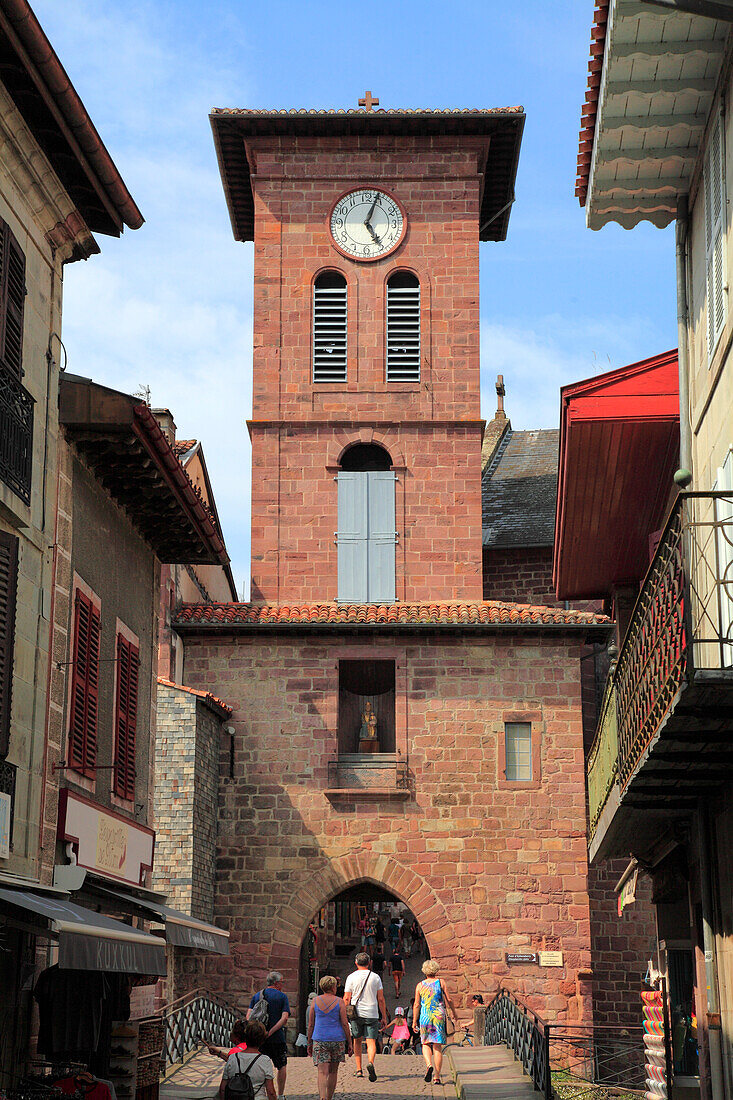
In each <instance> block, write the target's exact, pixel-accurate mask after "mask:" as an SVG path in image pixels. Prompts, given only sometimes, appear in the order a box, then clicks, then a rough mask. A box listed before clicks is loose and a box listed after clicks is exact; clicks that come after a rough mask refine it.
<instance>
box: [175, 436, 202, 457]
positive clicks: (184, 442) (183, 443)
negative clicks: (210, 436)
mask: <svg viewBox="0 0 733 1100" xmlns="http://www.w3.org/2000/svg"><path fill="white" fill-rule="evenodd" d="M197 443H198V439H177V440H176V441H175V443H174V444H173V453H174V454H175V456H176V458H182V457H183V455H185V454H186V452H187V451H190V450H191V448H192V447H195V446H196V444H197Z"/></svg>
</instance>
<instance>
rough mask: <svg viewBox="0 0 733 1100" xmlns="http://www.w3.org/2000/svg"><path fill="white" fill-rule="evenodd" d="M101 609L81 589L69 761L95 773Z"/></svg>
mask: <svg viewBox="0 0 733 1100" xmlns="http://www.w3.org/2000/svg"><path fill="white" fill-rule="evenodd" d="M101 625H102V624H101V618H100V614H99V609H98V608H97V607H95V606H94V604H93V603H92V601H91V600H90V599H89V597H88V596H86V595H85V594H84V593H83V592H81V591H80V590H79V589H77V590H76V597H75V600H74V653H73V664H72V672H71V717H70V721H69V758H68V761H67V763H69V764H70V765H71V767H72V768H75V769H76V770H77V771H80V772H82V774H83V775H88V776H93V775H94V768H95V765H96V762H97V713H98V691H99V643H100V637H101Z"/></svg>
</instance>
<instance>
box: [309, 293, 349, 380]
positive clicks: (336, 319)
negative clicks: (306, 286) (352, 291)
mask: <svg viewBox="0 0 733 1100" xmlns="http://www.w3.org/2000/svg"><path fill="white" fill-rule="evenodd" d="M346 321H347V293H346V279H345V278H344V277H343V275H341V274H340V273H339V272H338V271H324V272H323V274H322V275H319V276H318V278H317V279H316V281H315V282H314V284H313V381H314V382H345V381H346V353H347V344H348V340H347V325H346Z"/></svg>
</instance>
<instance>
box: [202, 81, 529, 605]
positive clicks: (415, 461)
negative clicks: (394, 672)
mask: <svg viewBox="0 0 733 1100" xmlns="http://www.w3.org/2000/svg"><path fill="white" fill-rule="evenodd" d="M363 104H364V109H363V110H359V111H353V110H352V111H340V112H327V111H271V112H266V111H265V112H260V111H246V110H245V111H223V110H222V111H215V112H214V113H213V114H212V125H213V128H214V135H215V139H216V143H217V149H218V154H219V160H220V164H221V167H222V172H223V178H224V186H225V190H226V196H227V201H228V204H229V210H230V214H231V218H232V223H233V226H234V231H235V235H236V237H237V238H238V239H239V240H243V241H246V240H254V245H255V262H254V366H253V370H254V402H253V411H252V420H251V421H250V424H249V429H250V435H251V439H252V452H253V462H252V600H253V601H254V602H263V603H283V602H286V603H289V602H292V601H304V600H308V601H314V600H318V601H338V602H340V603H344V602H347V603H352V602H357V603H392V602H395V601H398V602H405V601H408V602H409V601H430V600H447V599H462V600H480V599H481V595H482V583H481V501H480V491H481V486H480V480H481V458H480V454H481V437H482V429H483V422H482V420H481V413H480V385H479V241H481V240H494V241H497V240H502V239H503V238H504V237H505V235H506V230H507V224H508V219H509V209H510V205H511V198H512V194H513V185H514V176H515V172H516V164H517V156H518V151H519V143H520V140H521V133H522V126H523V122H524V115H523V113H522V110H521V108H510V109H508V110H496V111H491V110H490V111H457V112H449V111H445V112H444V111H434V112H432V111H414V112H413V111H384V110H374V106H375V105H376V104H378V100H375V99H373V98H372V96H371V93H368V94H367V96H366V97H364V101H363ZM370 448H371V450H370ZM362 466H363V467H364V469H361V468H360V467H362ZM347 474H348V475H349V476H348V477H347V476H345V475H347Z"/></svg>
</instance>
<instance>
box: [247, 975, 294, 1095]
mask: <svg viewBox="0 0 733 1100" xmlns="http://www.w3.org/2000/svg"><path fill="white" fill-rule="evenodd" d="M263 996H264V998H265V1001H266V1002H267V1024H266V1028H267V1038H266V1039H265V1041H264V1043H263V1044H262V1047H261V1048H260V1049H261V1052H262V1054H266V1055H267V1057H268V1058H269V1059H270V1060H271V1061H272V1064H273V1066H274V1067H275V1070H276V1072H277V1095H278V1100H285V1078H286V1076H287V1072H288V1045H287V1031H286V1024H287V1022H288V1019H289V1017H290V1002H289V1001H288V998H287V997H286V996H285V994H284V993H283V976H282V974H281V973H280V972H279V971H278V970H273V971H271V972H270V973H269V974H268V975H267V978H266V979H265V988H264V989H263V990H262V992H261V993H255V995H254V997H253V998H252V1000H251V1001H250V1003H249V1009H248V1010H247V1019H248V1020H249V1018H250V1016H251V1015H252V1009H253V1008H254V1006H255V1005H256V1004H257V1002H258V1001H259V999H260V997H263Z"/></svg>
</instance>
